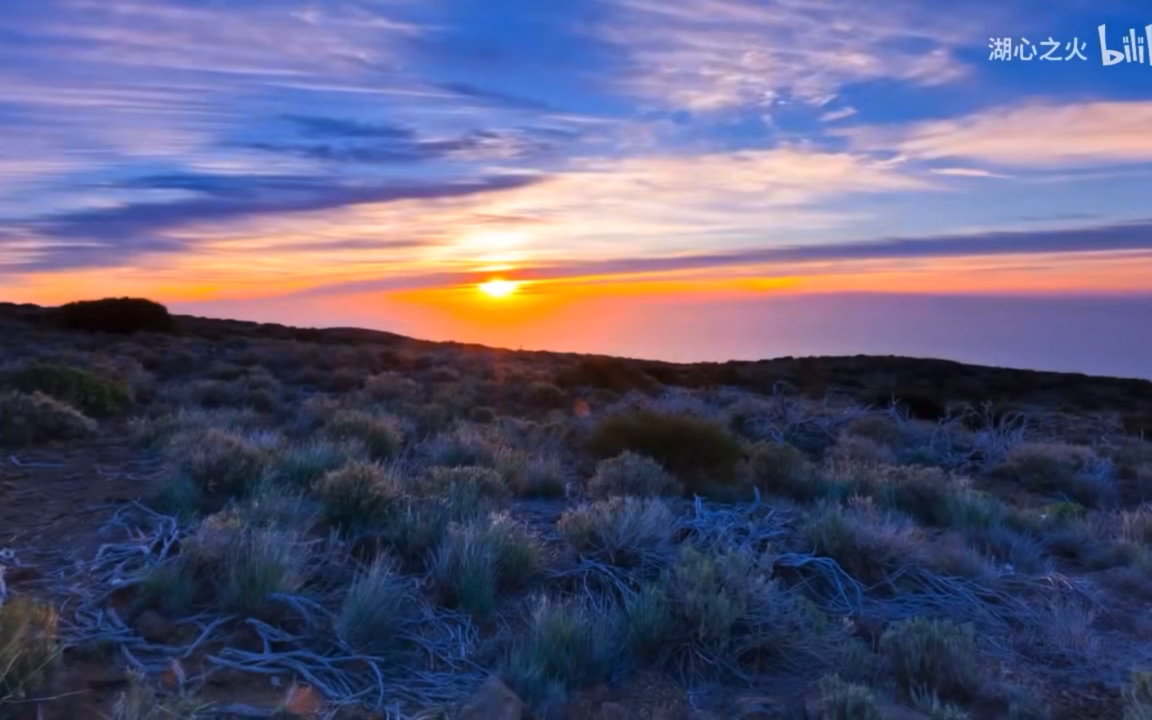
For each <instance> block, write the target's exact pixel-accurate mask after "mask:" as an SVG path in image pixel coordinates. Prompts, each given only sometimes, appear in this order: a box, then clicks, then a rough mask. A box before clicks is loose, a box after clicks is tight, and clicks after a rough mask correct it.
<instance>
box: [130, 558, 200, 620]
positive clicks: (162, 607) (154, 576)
mask: <svg viewBox="0 0 1152 720" xmlns="http://www.w3.org/2000/svg"><path fill="white" fill-rule="evenodd" d="M195 594H196V576H195V573H194V568H193V564H192V563H191V562H190V561H189V560H188V559H187V558H185V557H183V556H177V557H175V558H172V559H170V560H168V561H167V562H163V563H161V564H159V565H156V566H154V567H153V568H152V569H151V570H149V571H148V574H147V575H145V576H144V581H143V582H142V583H141V584H140V595H139V598H138V603H139V605H140V606H141V607H142V608H155V609H157V610H159V611H160V612H162V613H164V614H165V615H167V616H168V617H181V616H184V615H187V614H188V613H189V612H191V611H192V602H193V598H194V597H195Z"/></svg>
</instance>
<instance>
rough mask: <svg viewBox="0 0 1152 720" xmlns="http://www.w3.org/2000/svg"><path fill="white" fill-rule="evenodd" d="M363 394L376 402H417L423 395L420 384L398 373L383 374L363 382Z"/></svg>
mask: <svg viewBox="0 0 1152 720" xmlns="http://www.w3.org/2000/svg"><path fill="white" fill-rule="evenodd" d="M364 392H365V393H366V394H367V395H368V397H370V398H372V399H373V400H376V401H378V402H388V401H393V400H404V401H412V400H417V399H419V398H420V396H421V395H422V394H423V393H422V392H421V389H420V384H419V383H417V382H416V381H415V380H412V379H410V378H406V377H404V376H403V375H401V374H400V373H395V372H385V373H381V374H379V375H373V376H371V377H369V378H368V379H367V380H365V381H364Z"/></svg>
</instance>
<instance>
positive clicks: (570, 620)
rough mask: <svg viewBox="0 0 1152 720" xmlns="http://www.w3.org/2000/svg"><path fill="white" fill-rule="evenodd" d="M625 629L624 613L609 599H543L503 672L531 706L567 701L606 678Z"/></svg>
mask: <svg viewBox="0 0 1152 720" xmlns="http://www.w3.org/2000/svg"><path fill="white" fill-rule="evenodd" d="M620 627H621V614H620V610H619V608H618V607H617V606H616V605H614V604H613V603H611V602H610V601H608V600H602V599H594V598H592V597H581V598H579V599H573V600H567V601H560V600H555V599H552V598H549V597H546V596H542V597H540V599H539V600H538V601H537V604H536V607H535V608H534V610H533V612H532V617H531V620H530V621H529V625H528V629H527V631H526V633H525V635H524V637H522V638H520V639H519V640H518V641H517V642H516V643H515V644H514V645H513V647H512V649H511V651H510V653H509V655H508V658H507V659H506V661H505V664H504V665H505V669H504V674H505V675H506V676H507V677H508V680H509V683H510V685H511V686H512V688H513V689H514V690H515V691H516V692H517V693H518V694H519V695H520V696H521V697H523V698H526V699H527V700H528V701H529V702H533V703H536V704H540V703H542V702H546V701H549V700H550V701H553V702H558V703H559V702H563V701H564V700H565V699H566V697H567V695H568V693H569V692H570V691H572V690H573V689H576V688H579V687H580V686H583V685H588V684H592V683H594V682H597V681H600V680H604V679H607V677H608V675H609V674H610V673H611V672H612V670H613V668H614V667H615V666H616V663H617V661H618V658H619V657H620V651H621V633H620Z"/></svg>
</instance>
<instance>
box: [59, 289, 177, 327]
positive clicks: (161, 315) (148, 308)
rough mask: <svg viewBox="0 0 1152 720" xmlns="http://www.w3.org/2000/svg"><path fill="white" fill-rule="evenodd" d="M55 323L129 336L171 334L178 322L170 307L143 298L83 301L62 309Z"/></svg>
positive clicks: (69, 304) (64, 306)
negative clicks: (174, 318)
mask: <svg viewBox="0 0 1152 720" xmlns="http://www.w3.org/2000/svg"><path fill="white" fill-rule="evenodd" d="M55 317H56V322H57V323H58V324H59V325H60V326H61V327H64V328H67V329H69V330H85V331H88V332H105V333H118V334H123V335H130V334H132V333H138V332H151V333H171V332H172V331H173V330H174V329H175V326H176V324H175V321H174V320H173V318H172V316H171V315H170V314H169V313H168V308H166V307H164V306H163V305H161V304H160V303H157V302H153V301H151V300H145V299H143V298H129V297H121V298H104V299H102V300H81V301H79V302H71V303H68V304H66V305H62V306H60V307H59V308H58V309H57V310H56V313H55Z"/></svg>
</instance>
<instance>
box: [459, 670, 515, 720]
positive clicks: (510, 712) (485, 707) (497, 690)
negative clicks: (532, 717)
mask: <svg viewBox="0 0 1152 720" xmlns="http://www.w3.org/2000/svg"><path fill="white" fill-rule="evenodd" d="M527 715H528V706H527V705H525V704H524V701H523V700H521V699H520V698H519V697H518V696H517V695H516V693H514V692H512V690H511V688H509V687H508V686H507V685H505V684H504V681H503V680H501V679H500V678H499V677H497V676H495V675H493V676H491V677H489V678H488V679H487V680H486V681H485V682H484V684H483V685H481V686H480V688H479V689H478V690H477V691H476V693H475V694H474V695H473V696H472V699H471V700H469V701H468V704H467V705H465V706H464V709H463V710H461V711H460V715H459V717H458V719H457V720H523V719H524V718H525V717H527Z"/></svg>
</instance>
